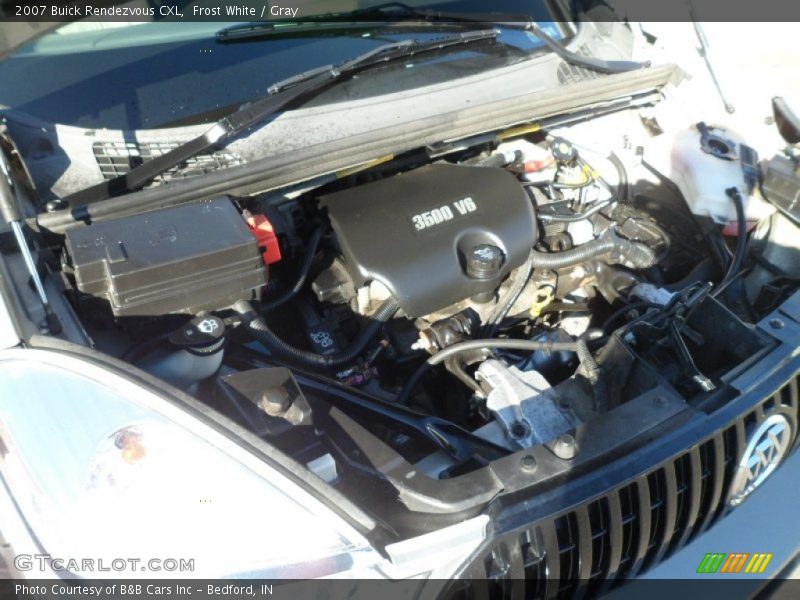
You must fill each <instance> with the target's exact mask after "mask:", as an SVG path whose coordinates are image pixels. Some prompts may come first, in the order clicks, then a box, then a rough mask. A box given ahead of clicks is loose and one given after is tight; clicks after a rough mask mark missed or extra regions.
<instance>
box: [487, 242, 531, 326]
mask: <svg viewBox="0 0 800 600" xmlns="http://www.w3.org/2000/svg"><path fill="white" fill-rule="evenodd" d="M532 272H533V251H531V254H530V255H529V256H528V260H527V261H525V264H524V265H523V266H522V270H521V271H520V272H519V273H518V279H517V280H516V281H515V282H514V284H513V285H512V286H511V289H510V290H509V291H508V295H507V296H506V298H505V299H504V300H503V302H502V304H500V305H499V306H497V307H496V308H495V310H494V311H493V312H492V314H491V315H490V316H489V318H488V319H487V321H486V324H485V325H484V326H483V328H482V329H481V336H482V337H487V338H491V337H494V334H495V332H496V330H497V326H498V325H499V324H500V323H502V322H503V319H505V318H506V315H508V312H509V311H510V310H511V308H512V307H513V306H514V304H515V303H516V302H517V300H518V299H519V297H520V295H521V294H522V291H523V290H524V289H525V286H526V285H527V284H528V280H529V279H530V277H531V273H532Z"/></svg>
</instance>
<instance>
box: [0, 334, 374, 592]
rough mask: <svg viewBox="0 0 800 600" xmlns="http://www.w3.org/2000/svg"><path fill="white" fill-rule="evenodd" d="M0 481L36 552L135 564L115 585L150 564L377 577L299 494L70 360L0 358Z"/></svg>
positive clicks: (185, 416)
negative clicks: (157, 561) (185, 561)
mask: <svg viewBox="0 0 800 600" xmlns="http://www.w3.org/2000/svg"><path fill="white" fill-rule="evenodd" d="M0 475H2V478H3V480H4V481H5V482H6V485H7V486H8V488H9V490H10V491H11V493H12V495H13V497H14V500H15V502H16V504H17V507H18V509H19V511H20V513H21V514H22V516H23V517H24V519H25V521H26V522H27V524H28V526H29V527H30V529H31V530H32V531H33V533H34V535H35V537H36V538H37V540H38V542H39V544H40V546H41V547H42V548H43V550H44V551H45V552H46V553H47V554H49V555H51V556H54V557H60V558H62V559H69V558H73V559H85V558H90V559H92V560H95V561H100V560H102V561H105V564H111V563H112V561H114V559H120V558H123V559H125V558H131V557H138V558H140V559H142V562H141V563H139V564H137V565H135V566H134V565H132V564H131V563H127V564H128V566H127V568H126V569H124V570H119V569H116V568H115V569H114V572H113V573H111V574H112V575H115V576H120V577H137V576H146V577H153V576H158V575H159V574H158V573H153V572H151V571H150V570H148V569H146V565H147V562H146V561H147V559H148V558H160V559H164V558H172V559H193V570H192V571H191V572H185V573H176V572H170V573H165V576H169V577H175V576H190V577H209V578H212V577H213V578H216V577H259V578H269V579H273V578H311V577H330V576H334V577H336V576H349V577H361V578H364V577H375V576H379V573H377V572H376V571H375V570H374V569H375V567H376V565H377V564H378V563H379V562H380V561H381V560H382V559H381V557H380V556H379V555H378V553H377V552H376V551H375V550H374V549H373V547H372V546H371V545H370V543H369V542H368V541H367V540H366V538H364V537H363V535H361V534H360V533H359V532H358V531H357V530H356V529H355V528H354V527H352V526H351V525H350V524H349V523H347V522H346V521H345V520H344V519H342V518H341V517H339V516H338V515H337V514H335V513H334V512H333V511H332V510H331V509H330V508H329V507H328V506H326V505H325V504H323V503H322V502H320V501H319V500H318V499H317V498H315V497H314V496H312V495H311V494H310V493H309V492H308V491H307V490H306V489H304V488H303V487H301V486H300V485H298V484H297V483H295V482H294V481H292V480H290V479H289V478H288V477H286V476H285V475H284V474H282V473H280V472H279V471H277V470H276V469H275V468H273V467H272V466H270V465H269V464H267V463H266V462H265V461H264V460H262V459H261V458H260V457H257V456H256V455H254V454H252V453H251V452H249V451H247V450H246V449H245V448H243V447H242V446H240V445H239V444H237V443H236V442H235V441H234V440H232V439H230V438H229V437H227V436H226V435H224V434H223V433H222V432H221V431H219V430H218V429H217V428H215V427H213V426H211V425H210V424H209V423H207V422H204V421H203V420H201V419H200V418H197V417H196V416H194V415H192V414H191V413H190V412H188V411H187V410H185V409H184V408H182V407H180V406H178V405H177V404H176V403H173V402H170V401H168V400H166V399H165V398H163V397H161V396H159V395H158V394H156V393H155V392H154V391H152V390H150V389H148V388H145V387H143V386H142V385H139V384H138V383H136V382H135V381H132V380H130V379H127V378H125V377H124V376H122V375H120V374H117V373H115V372H113V371H111V370H109V369H108V368H106V367H103V366H101V365H99V364H97V363H94V362H91V361H89V360H86V359H83V358H79V357H76V356H73V355H68V354H63V353H57V352H52V351H45V350H8V351H4V352H0ZM116 564H118V565H119V564H120V562H119V561H117V563H116ZM103 575H104V576H107V575H108V574H107V573H106V574H103ZM39 576H41V574H39Z"/></svg>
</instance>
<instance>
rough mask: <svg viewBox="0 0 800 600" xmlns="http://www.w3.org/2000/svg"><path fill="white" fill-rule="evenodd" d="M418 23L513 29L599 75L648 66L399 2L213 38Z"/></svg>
mask: <svg viewBox="0 0 800 600" xmlns="http://www.w3.org/2000/svg"><path fill="white" fill-rule="evenodd" d="M410 20H413V21H421V22H424V23H429V24H433V23H439V24H451V25H461V26H466V25H469V26H478V25H483V26H485V27H500V28H503V29H517V30H520V31H527V32H528V33H531V34H533V35H535V36H536V37H537V38H539V39H540V40H541V41H542V43H543V44H544V45H545V46H546V47H547V48H548V49H549V50H550V51H551V52H552V53H553V54H555V55H556V56H558V57H559V58H560V59H561V60H563V61H564V62H566V63H568V64H570V65H573V66H577V67H584V68H586V69H591V70H592V71H598V72H600V73H609V74H610V73H626V72H628V71H635V70H637V69H641V68H644V67H647V66H649V63H640V62H636V61H630V60H606V59H602V58H595V57H593V56H583V55H581V54H577V53H575V52H573V51H571V50H569V49H568V48H567V47H565V46H564V45H563V44H561V43H560V42H558V41H557V40H555V39H553V37H551V36H550V35H549V34H548V33H547V32H545V31H544V30H543V29H542V28H541V27H540V26H539V25H538V24H537V23H535V22H534V21H533V20H532V19H531V17H530V16H529V15H508V14H499V13H485V14H476V13H460V12H449V11H441V10H433V9H425V8H414V7H413V6H409V5H408V4H404V3H402V2H387V3H384V4H377V5H375V6H370V7H368V8H361V9H357V10H352V11H346V12H337V13H327V14H324V15H311V16H308V17H303V18H302V19H299V20H296V21H291V20H275V21H259V22H254V23H248V24H245V25H233V26H230V27H226V28H224V29H221V30H220V31H218V32H217V34H216V39H217V41H218V42H222V43H224V42H235V41H244V40H248V39H254V38H259V37H272V36H276V35H283V34H289V33H297V32H298V30H299V29H302V28H304V27H307V26H308V25H312V26H319V24H322V23H328V24H332V23H334V24H335V23H337V22H339V23H341V24H342V26H347V27H355V26H356V25H358V26H360V27H361V26H369V25H370V23H371V22H373V21H374V22H375V23H376V24H378V23H380V24H385V23H387V22H388V23H391V22H392V21H395V22H400V23H402V22H405V21H410Z"/></svg>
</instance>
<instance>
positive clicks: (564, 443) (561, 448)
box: [553, 433, 578, 460]
mask: <svg viewBox="0 0 800 600" xmlns="http://www.w3.org/2000/svg"><path fill="white" fill-rule="evenodd" d="M553 452H555V455H556V456H557V457H558V458H560V459H563V460H572V459H573V458H575V455H576V454H577V453H578V443H577V442H576V441H575V438H574V437H573V436H572V435H570V434H569V433H565V434H564V435H562V436H561V437H559V438H558V440H556V445H555V448H553Z"/></svg>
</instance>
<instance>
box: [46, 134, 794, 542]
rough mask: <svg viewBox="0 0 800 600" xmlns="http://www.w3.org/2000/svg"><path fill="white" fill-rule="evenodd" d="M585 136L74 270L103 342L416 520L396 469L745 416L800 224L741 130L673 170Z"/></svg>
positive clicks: (466, 462)
mask: <svg viewBox="0 0 800 600" xmlns="http://www.w3.org/2000/svg"><path fill="white" fill-rule="evenodd" d="M568 133H569V131H568V130H566V133H565V132H563V131H559V132H558V133H552V132H547V131H535V132H532V133H526V134H524V135H518V136H514V137H512V138H511V139H500V140H499V141H498V140H492V141H489V142H480V143H475V144H472V145H465V146H464V147H463V148H458V149H454V150H452V151H449V152H446V153H444V154H443V155H442V156H432V155H431V154H430V153H409V154H408V155H405V156H401V157H392V158H391V159H390V160H386V161H380V162H378V163H376V164H370V165H368V166H366V167H364V168H361V169H355V170H353V171H352V172H346V173H340V174H337V176H336V177H335V178H329V179H328V180H327V181H326V182H325V183H323V184H320V185H313V186H305V187H299V188H297V189H292V190H289V191H277V192H266V193H263V194H256V195H251V196H246V197H245V196H234V195H222V196H217V197H213V198H210V199H207V200H205V201H202V202H193V203H184V204H177V205H175V206H171V207H167V208H162V209H159V210H152V211H147V212H142V213H140V214H135V215H130V216H123V217H119V218H110V219H104V220H98V221H96V222H92V223H90V224H83V223H82V224H77V225H76V226H75V227H71V228H68V229H67V230H66V231H65V232H64V235H63V236H58V235H52V236H51V238H50V241H51V243H50V249H51V251H52V255H51V256H50V263H49V268H50V270H51V271H56V272H58V273H60V275H61V281H62V282H63V287H64V296H65V298H66V299H67V300H68V302H69V304H70V306H71V308H72V310H74V313H75V315H76V316H77V319H78V321H79V322H80V324H81V326H82V328H83V329H84V331H85V334H86V337H87V339H89V340H90V343H91V345H93V346H94V347H95V348H97V349H99V350H101V351H102V352H103V353H105V354H107V355H110V356H113V357H116V358H118V359H120V360H121V361H123V362H124V363H127V364H129V365H133V366H135V367H137V368H138V369H141V370H143V371H145V372H146V373H149V374H150V375H151V376H154V377H156V378H158V379H159V380H161V381H163V382H166V383H168V384H170V385H172V386H175V387H177V388H179V389H181V390H183V391H184V392H186V393H188V394H190V395H191V396H194V397H195V398H197V399H199V400H201V401H202V402H203V403H204V404H206V405H208V406H209V407H211V408H213V409H214V410H216V411H218V412H219V413H221V414H222V415H225V416H226V417H228V418H230V419H232V420H234V421H236V422H238V423H239V424H240V425H242V426H244V427H245V428H246V429H248V430H250V431H252V432H253V433H255V434H256V435H258V436H260V437H262V438H264V439H266V440H267V441H268V442H269V443H271V444H273V445H274V446H276V447H277V448H279V449H281V450H282V451H284V452H285V453H286V454H288V455H290V456H291V457H293V458H294V459H295V460H297V461H298V462H300V463H302V464H304V465H306V466H308V468H309V469H310V470H311V471H312V472H313V473H315V474H316V475H318V476H319V477H321V478H322V479H324V480H325V481H327V482H328V483H330V484H331V485H334V486H336V487H337V488H339V489H341V490H342V491H343V492H345V494H347V495H350V496H355V497H358V498H359V500H361V501H362V503H363V502H367V504H368V505H370V504H377V505H382V504H388V505H389V506H396V504H397V503H398V502H399V503H400V504H404V505H405V506H406V507H407V508H408V507H411V506H412V505H414V503H415V502H416V501H418V499H417V500H414V499H409V498H406V497H404V496H403V494H402V493H401V494H399V495H398V492H397V489H398V487H397V485H396V484H395V483H393V478H392V476H391V475H390V474H389V472H390V470H391V469H390V468H389V467H388V466H387V465H389V464H390V463H392V461H393V460H395V459H397V460H402V461H404V464H408V465H413V466H414V471H409V473H412V475H413V476H414V477H417V476H418V475H421V476H424V477H426V478H428V479H431V480H440V481H441V480H447V479H452V478H458V477H459V476H461V475H464V474H469V473H474V472H476V471H477V470H479V469H480V468H481V467H483V466H485V465H487V464H490V463H491V462H492V461H495V460H498V459H501V458H503V457H505V456H509V455H512V454H513V453H515V452H519V451H524V450H529V449H531V448H535V447H546V448H548V449H549V451H550V452H551V453H552V455H553V456H554V457H556V459H558V460H561V461H566V462H569V461H571V460H573V459H574V458H575V457H576V456H577V455H579V454H580V452H581V451H582V444H583V441H582V440H581V439H580V435H579V434H578V432H579V431H580V430H581V427H583V426H585V425H586V424H590V423H593V422H595V421H596V420H597V419H599V418H601V417H603V416H606V415H609V414H611V413H613V412H614V411H615V410H617V409H619V408H620V407H623V406H625V405H626V404H627V403H628V402H630V401H632V400H633V399H635V398H637V397H640V396H642V395H643V394H647V393H650V392H653V390H668V391H669V394H671V395H673V396H674V397H675V398H679V399H680V400H681V401H682V402H684V403H688V404H692V405H693V406H700V407H710V406H718V405H719V404H720V403H724V402H725V401H726V398H727V395H726V394H727V391H726V378H727V377H728V376H729V374H730V373H731V372H733V371H735V370H736V369H739V368H741V366H742V365H743V364H745V363H746V362H747V361H748V360H752V359H754V358H755V357H758V356H762V355H763V353H764V352H765V351H766V350H768V349H769V346H770V340H769V339H768V338H767V337H766V336H764V335H763V334H762V333H760V332H759V331H758V330H757V329H756V328H754V327H753V324H754V323H757V322H758V321H759V320H760V319H761V318H763V316H764V315H766V314H767V313H769V311H770V310H772V309H773V308H774V307H775V306H777V305H778V304H779V303H780V302H781V301H783V300H785V299H786V298H787V297H788V296H789V295H790V294H791V293H792V292H794V291H795V290H796V289H797V282H798V275H800V274H799V273H797V264H795V263H793V262H792V260H791V258H789V259H787V258H786V257H785V256H782V255H781V254H780V252H779V247H780V246H781V244H782V243H783V242H782V241H781V240H785V239H786V237H787V236H789V237H791V235H792V232H794V233H796V230H795V229H794V228H795V227H796V223H795V222H794V221H793V220H792V218H791V215H787V214H785V213H784V212H781V211H777V210H775V209H774V208H773V207H772V206H771V205H769V204H768V203H767V202H766V201H765V199H764V198H763V196H762V193H761V189H760V184H759V183H758V182H757V181H756V179H758V178H761V177H762V175H761V174H757V175H756V179H753V157H752V156H751V155H750V154H748V150H749V148H748V147H747V146H746V145H745V144H744V143H743V142H740V141H737V140H736V139H735V137H734V134H733V133H730V132H726V131H725V130H722V129H719V128H717V129H715V128H713V127H708V126H706V125H705V124H698V125H697V126H693V128H692V129H690V130H689V131H687V132H683V134H682V135H683V136H684V137H683V138H680V137H679V138H678V141H677V142H676V143H675V146H674V148H675V149H674V152H676V153H677V154H676V155H675V156H674V157H673V162H674V164H675V165H676V168H675V170H673V171H671V172H670V174H669V175H670V177H667V176H665V175H664V174H662V173H661V172H659V171H658V170H657V169H655V168H654V167H652V165H649V164H648V163H647V161H646V160H643V159H641V156H639V159H638V160H633V161H632V160H631V159H630V157H628V158H627V159H626V160H625V161H623V160H622V159H621V158H620V157H619V156H618V155H617V154H615V152H613V151H611V150H609V149H607V148H603V147H591V148H590V147H587V146H585V145H582V144H580V143H577V142H573V141H572V140H571V139H570V138H569V135H568ZM709 140H712V141H714V140H716V141H717V142H718V141H719V140H723V141H724V142H725V143H727V144H728V146H730V147H731V148H735V149H736V153H735V154H736V155H735V157H734V156H733V155H730V156H727V155H723V154H724V153H723V152H722V150H720V145H719V143H715V144H710V143H709ZM704 143H705V144H706V147H707V148H711V150H708V149H706V150H703V144H704ZM681 144H684V145H686V148H683V147H682V146H681ZM682 148H683V149H682ZM687 148H688V149H687ZM640 154H641V153H640ZM632 155H635V153H633V154H632ZM687 155H689V158H688V159H687ZM704 161H705V162H704ZM633 163H635V164H633ZM701 163H702V164H705V165H706V167H707V168H700V166H702V164H701ZM709 169H710V170H709ZM713 169H721V170H727V171H726V174H725V175H724V178H725V180H726V181H728V182H729V185H727V192H725V194H719V193H718V194H717V196H716V197H715V198H713V205H711V204H709V203H710V202H712V200H709V194H707V193H706V192H705V191H703V190H702V189H701V188H702V185H703V184H704V183H707V182H708V179H709V178H710V177H716V176H718V175H711V174H710V173H711V172H712V171H713ZM634 170H636V173H637V174H636V175H635V176H634V174H633V171H634ZM641 172H647V173H648V174H649V176H650V178H649V181H651V182H655V183H650V184H648V185H644V184H643V183H642V182H643V181H644V178H643V177H642V176H641V175H640V173H641ZM719 177H720V178H723V177H722V176H721V175H719ZM767 177H769V174H767ZM794 185H797V180H796V178H795V180H794ZM787 232H788V233H787ZM45 235H47V233H46V232H45ZM745 252H747V254H748V256H749V260H748V261H747V264H746V265H745ZM754 257H760V258H754ZM659 393H661V392H659ZM397 457H399V458H397ZM409 477H411V475H409ZM387 482H388V484H387ZM376 490H377V491H376ZM380 490H383V491H380ZM367 497H369V500H368V501H366V500H365V498H367ZM376 498H380V500H376ZM376 510H379V509H376ZM379 512H381V514H387V513H388V512H391V511H380V510H379ZM434 512H435V511H434ZM394 526H395V527H398V525H397V524H395V525H394Z"/></svg>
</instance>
